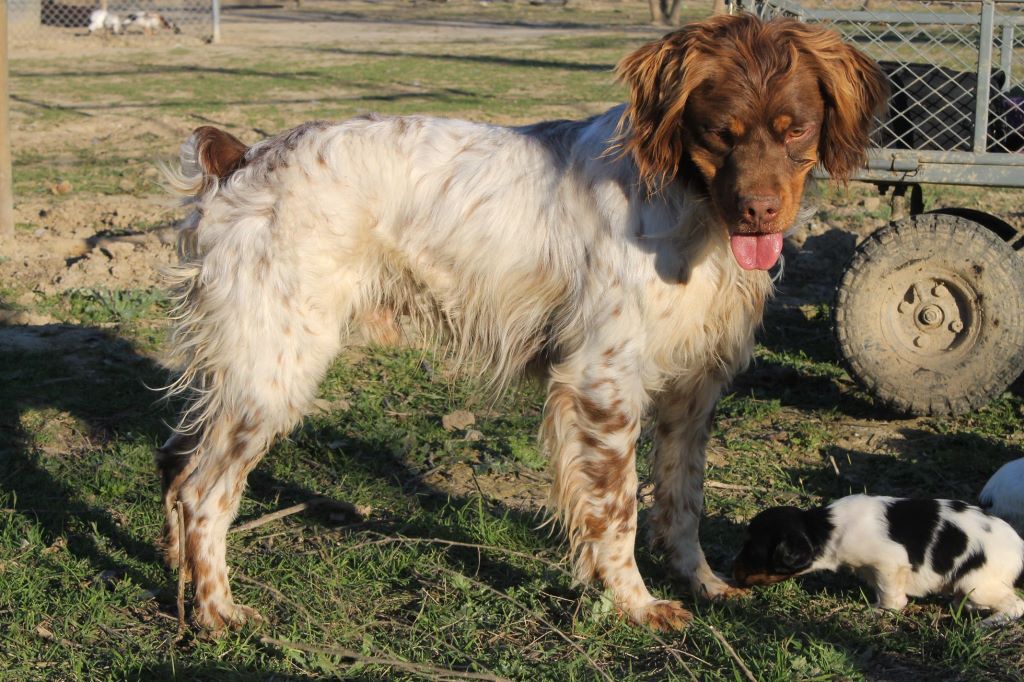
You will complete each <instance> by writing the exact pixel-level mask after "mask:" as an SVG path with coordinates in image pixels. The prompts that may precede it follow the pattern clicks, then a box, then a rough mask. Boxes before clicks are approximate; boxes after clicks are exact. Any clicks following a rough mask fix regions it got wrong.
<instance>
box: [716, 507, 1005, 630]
mask: <svg viewBox="0 0 1024 682" xmlns="http://www.w3.org/2000/svg"><path fill="white" fill-rule="evenodd" d="M841 567H848V568H852V569H854V570H855V571H856V572H857V573H858V574H859V575H861V576H862V577H863V578H865V579H866V580H867V581H869V582H870V583H872V584H873V586H874V588H875V593H876V598H877V601H876V604H875V605H876V606H877V607H879V608H883V609H892V610H895V611H899V610H900V609H902V608H903V607H904V606H906V604H907V596H908V595H909V596H911V597H921V596H924V595H927V594H932V593H936V592H955V593H959V594H962V595H965V596H966V597H967V600H968V604H970V605H971V606H974V607H976V608H981V609H991V610H992V612H993V613H992V615H991V616H989V617H988V618H986V619H985V620H984V621H982V624H983V625H998V624H1001V623H1004V622H1008V621H1011V620H1015V619H1017V618H1020V617H1021V616H1024V600H1022V599H1021V598H1020V597H1019V596H1017V594H1016V592H1015V591H1014V587H1015V586H1016V587H1024V540H1022V539H1021V537H1020V536H1019V535H1017V533H1016V532H1015V531H1014V530H1013V528H1012V527H1010V525H1009V524H1007V523H1006V522H1005V521H1003V520H1002V519H998V518H996V517H994V516H989V515H988V514H986V513H985V512H984V511H982V510H981V509H979V508H977V507H972V506H970V505H968V504H967V503H965V502H960V501H959V500H927V499H900V498H895V497H873V496H870V495H851V496H849V497H844V498H841V499H839V500H836V501H835V502H833V503H832V504H830V505H828V506H826V507H816V508H814V509H810V510H807V511H803V510H801V509H798V508H796V507H773V508H771V509H766V510H765V511H763V512H761V513H760V514H758V515H757V516H755V517H754V518H753V519H752V520H751V522H750V525H749V526H748V528H747V539H746V542H745V544H744V545H743V549H742V550H740V553H739V555H738V556H737V557H736V560H735V562H734V564H733V578H734V579H735V580H736V582H737V583H738V584H739V585H743V586H751V585H770V584H772V583H777V582H780V581H782V580H785V579H787V578H791V577H793V576H796V575H801V574H803V573H808V572H810V571H819V570H827V571H835V570H837V569H839V568H841Z"/></svg>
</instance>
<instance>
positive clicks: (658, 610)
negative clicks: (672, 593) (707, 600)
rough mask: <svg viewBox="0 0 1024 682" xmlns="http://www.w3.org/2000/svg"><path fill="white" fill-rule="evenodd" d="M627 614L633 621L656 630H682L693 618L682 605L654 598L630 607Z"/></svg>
mask: <svg viewBox="0 0 1024 682" xmlns="http://www.w3.org/2000/svg"><path fill="white" fill-rule="evenodd" d="M627 615H628V616H629V617H630V618H631V619H632V620H633V621H635V622H637V623H639V624H641V625H646V626H647V627H649V628H651V629H652V630H657V631H658V632H672V631H674V630H682V629H684V628H685V627H686V626H688V625H689V624H690V621H691V620H693V614H692V613H690V612H689V611H687V610H686V609H684V608H683V605H682V604H680V603H679V602H677V601H672V600H670V599H655V600H653V601H651V602H649V603H648V604H646V605H645V606H642V607H640V608H638V609H632V610H630V611H628V612H627Z"/></svg>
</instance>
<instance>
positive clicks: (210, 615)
mask: <svg viewBox="0 0 1024 682" xmlns="http://www.w3.org/2000/svg"><path fill="white" fill-rule="evenodd" d="M192 618H193V621H194V623H195V626H196V627H197V628H198V629H199V630H200V631H201V632H202V634H203V636H204V637H207V638H210V639H217V638H219V637H223V636H224V634H225V633H226V632H227V631H228V630H238V629H241V628H242V627H243V626H245V625H258V624H260V623H263V622H264V619H263V616H261V615H260V613H259V611H257V610H256V609H253V608H250V607H248V606H244V605H242V604H236V603H235V602H233V601H228V602H217V603H211V604H204V605H202V606H198V607H197V608H196V611H195V613H194V614H193V617H192Z"/></svg>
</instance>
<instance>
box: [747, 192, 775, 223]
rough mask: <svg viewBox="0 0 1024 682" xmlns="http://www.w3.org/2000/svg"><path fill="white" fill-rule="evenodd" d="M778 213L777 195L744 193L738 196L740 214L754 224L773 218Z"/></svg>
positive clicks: (768, 221) (769, 220)
mask: <svg viewBox="0 0 1024 682" xmlns="http://www.w3.org/2000/svg"><path fill="white" fill-rule="evenodd" d="M778 214H779V197H778V196H775V195H771V194H745V195H743V196H741V197H740V216H741V217H742V218H743V221H744V222H748V223H751V224H753V225H755V226H759V225H762V224H767V223H770V222H772V221H774V220H775V217H776V216H777V215H778Z"/></svg>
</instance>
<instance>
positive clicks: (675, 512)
mask: <svg viewBox="0 0 1024 682" xmlns="http://www.w3.org/2000/svg"><path fill="white" fill-rule="evenodd" d="M722 387H723V383H722V382H721V381H717V380H715V379H714V378H712V377H702V378H701V379H700V380H698V381H694V382H690V383H678V384H676V385H674V386H672V387H670V388H669V389H668V390H666V391H664V392H663V393H662V394H661V395H660V396H659V398H658V404H657V415H658V421H657V426H656V427H655V433H654V458H653V466H652V476H653V478H654V508H653V510H652V513H651V522H652V525H653V528H652V533H653V540H654V542H655V544H657V545H660V546H662V547H663V548H664V549H665V551H666V553H667V554H668V558H669V561H670V562H671V564H672V567H673V568H674V569H675V570H676V571H678V572H679V573H680V575H682V576H683V577H684V578H686V579H687V580H689V581H690V587H691V589H692V590H693V593H694V594H695V595H697V596H701V597H707V598H711V599H716V598H718V597H723V596H730V595H732V594H735V593H737V592H739V591H740V590H738V589H737V588H734V587H731V586H730V585H729V584H727V583H726V582H725V580H723V579H722V578H721V577H720V576H718V575H717V574H716V573H715V572H714V571H712V570H711V567H710V566H708V562H707V560H706V559H705V558H704V551H703V550H702V549H701V547H700V539H699V537H698V530H699V527H700V517H701V514H702V512H703V510H704V462H705V450H706V448H707V444H708V439H709V437H710V435H711V425H712V422H713V419H714V413H715V403H716V402H718V397H719V395H721V392H722Z"/></svg>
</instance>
